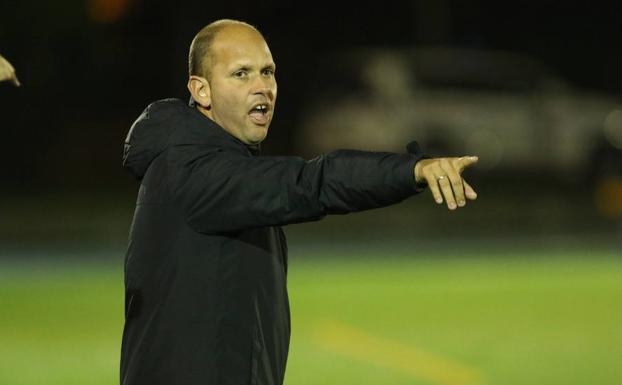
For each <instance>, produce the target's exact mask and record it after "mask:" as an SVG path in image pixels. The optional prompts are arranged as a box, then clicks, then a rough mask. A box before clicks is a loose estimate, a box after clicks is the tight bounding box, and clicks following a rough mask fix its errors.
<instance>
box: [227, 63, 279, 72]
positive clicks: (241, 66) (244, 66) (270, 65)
mask: <svg viewBox="0 0 622 385" xmlns="http://www.w3.org/2000/svg"><path fill="white" fill-rule="evenodd" d="M253 67H254V66H253V65H252V64H250V63H247V62H238V63H234V64H233V65H232V66H231V70H232V71H237V70H245V71H248V70H251V69H253ZM259 68H260V69H266V68H270V69H273V70H276V64H274V63H267V64H264V65H262V66H260V67H259Z"/></svg>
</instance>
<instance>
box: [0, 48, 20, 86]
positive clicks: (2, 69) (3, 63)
mask: <svg viewBox="0 0 622 385" xmlns="http://www.w3.org/2000/svg"><path fill="white" fill-rule="evenodd" d="M5 80H6V81H10V82H11V83H13V85H14V86H15V87H19V86H20V82H19V80H18V79H17V75H15V68H13V66H12V65H11V63H9V62H8V60H6V59H5V58H3V57H2V55H0V82H3V81H5Z"/></svg>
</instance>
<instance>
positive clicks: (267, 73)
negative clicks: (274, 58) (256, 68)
mask: <svg viewBox="0 0 622 385" xmlns="http://www.w3.org/2000/svg"><path fill="white" fill-rule="evenodd" d="M261 74H262V75H263V76H274V68H264V69H263V70H261Z"/></svg>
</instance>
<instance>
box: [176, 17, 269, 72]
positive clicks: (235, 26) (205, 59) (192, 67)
mask: <svg viewBox="0 0 622 385" xmlns="http://www.w3.org/2000/svg"><path fill="white" fill-rule="evenodd" d="M231 34H238V35H239V34H252V35H255V36H259V37H261V39H263V35H262V34H261V32H259V30H258V29H257V28H255V27H253V26H252V25H250V24H248V23H245V22H243V21H239V20H231V19H222V20H217V21H214V22H213V23H210V24H208V25H207V26H205V27H204V28H203V29H201V30H200V31H199V33H197V34H196V36H195V37H194V39H192V44H190V53H189V54H188V76H193V75H194V76H200V77H203V78H206V79H209V78H210V77H211V68H212V66H213V64H214V60H215V58H214V50H213V49H212V48H213V46H214V43H215V42H216V41H217V40H218V39H219V38H221V37H223V38H226V37H227V36H228V35H231Z"/></svg>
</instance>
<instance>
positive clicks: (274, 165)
mask: <svg viewBox="0 0 622 385" xmlns="http://www.w3.org/2000/svg"><path fill="white" fill-rule="evenodd" d="M193 147H194V146H193ZM169 151H171V153H170V154H169V156H170V157H171V158H170V159H174V161H170V162H169V164H170V165H171V166H170V167H171V168H170V169H169V175H170V181H171V185H170V189H171V191H172V194H173V196H174V198H175V200H176V201H177V203H178V204H179V206H180V207H181V208H182V211H183V215H184V216H185V217H186V221H187V222H188V224H189V225H190V226H191V227H192V228H193V229H194V230H196V231H198V232H203V233H219V232H229V231H237V230H243V229H247V228H251V227H262V226H275V225H286V224H291V223H299V222H307V221H314V220H318V219H321V218H322V217H324V216H325V215H327V214H346V213H351V212H356V211H362V210H367V209H372V208H377V207H383V206H388V205H391V204H394V203H398V202H401V201H402V200H404V199H406V198H407V197H409V196H411V195H413V194H415V193H417V192H419V191H421V190H422V189H423V187H422V186H420V185H418V184H416V183H415V178H414V172H413V169H414V166H415V163H416V162H417V161H418V160H419V159H420V158H422V156H421V155H420V154H395V153H388V152H365V151H356V150H338V151H334V152H330V153H328V154H325V155H322V156H320V157H317V158H315V159H312V160H308V161H306V160H304V159H302V158H299V157H270V156H260V157H250V156H245V155H243V154H238V153H234V152H228V151H222V150H219V149H215V148H203V149H201V150H199V151H197V149H196V148H193V149H192V150H190V151H188V148H183V147H181V148H172V149H170V150H169ZM188 153H192V155H187V154H188Z"/></svg>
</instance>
